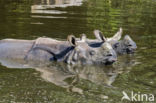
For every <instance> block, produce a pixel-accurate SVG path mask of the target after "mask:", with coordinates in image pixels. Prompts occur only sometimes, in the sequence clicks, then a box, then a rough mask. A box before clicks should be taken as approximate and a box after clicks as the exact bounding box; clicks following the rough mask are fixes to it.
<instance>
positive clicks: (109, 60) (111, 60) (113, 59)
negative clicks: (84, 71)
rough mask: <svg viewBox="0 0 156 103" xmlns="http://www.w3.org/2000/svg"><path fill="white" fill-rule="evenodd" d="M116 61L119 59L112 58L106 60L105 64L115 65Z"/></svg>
mask: <svg viewBox="0 0 156 103" xmlns="http://www.w3.org/2000/svg"><path fill="white" fill-rule="evenodd" d="M116 61H117V58H116V57H111V58H108V59H106V62H105V64H106V65H111V64H113V63H114V62H116Z"/></svg>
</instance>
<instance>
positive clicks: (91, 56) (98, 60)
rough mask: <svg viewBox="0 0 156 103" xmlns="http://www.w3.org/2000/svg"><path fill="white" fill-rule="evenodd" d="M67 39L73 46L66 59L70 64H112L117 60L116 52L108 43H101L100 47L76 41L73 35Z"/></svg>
mask: <svg viewBox="0 0 156 103" xmlns="http://www.w3.org/2000/svg"><path fill="white" fill-rule="evenodd" d="M68 41H69V42H70V44H71V45H72V46H73V47H74V50H73V51H72V52H71V53H70V56H69V57H68V61H67V62H70V63H72V64H74V63H75V62H80V63H82V64H112V63H113V62H115V61H116V60H117V57H116V53H115V51H114V50H113V48H112V46H111V45H110V44H109V43H107V42H106V43H103V44H102V45H101V46H100V47H96V48H94V47H90V46H89V45H88V44H87V43H86V42H78V41H76V38H75V37H74V36H72V35H71V36H69V37H68Z"/></svg>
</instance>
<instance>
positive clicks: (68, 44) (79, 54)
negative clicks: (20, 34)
mask: <svg viewBox="0 0 156 103" xmlns="http://www.w3.org/2000/svg"><path fill="white" fill-rule="evenodd" d="M0 58H13V59H15V58H16V59H24V60H25V61H45V62H46V61H56V62H65V63H68V64H112V63H114V62H115V61H116V60H117V56H116V53H115V51H114V50H113V48H112V46H111V45H110V44H109V43H107V42H105V43H103V44H102V45H101V46H100V47H98V48H92V47H90V46H88V44H87V43H85V42H78V41H77V40H76V38H75V37H74V36H73V35H70V36H68V39H67V41H59V40H55V39H51V38H45V37H40V38H38V39H36V40H18V39H3V40H0Z"/></svg>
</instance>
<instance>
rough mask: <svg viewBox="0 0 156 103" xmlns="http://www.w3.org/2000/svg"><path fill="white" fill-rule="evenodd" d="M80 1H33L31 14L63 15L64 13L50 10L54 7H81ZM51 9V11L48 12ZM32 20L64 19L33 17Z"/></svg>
mask: <svg viewBox="0 0 156 103" xmlns="http://www.w3.org/2000/svg"><path fill="white" fill-rule="evenodd" d="M81 5H82V0H34V5H32V6H31V13H33V14H34V13H36V14H65V13H67V12H66V11H59V10H52V8H56V7H63V8H65V7H69V6H81ZM50 9H51V10H50ZM31 17H33V18H66V17H57V16H39V15H37V16H35V15H32V16H31Z"/></svg>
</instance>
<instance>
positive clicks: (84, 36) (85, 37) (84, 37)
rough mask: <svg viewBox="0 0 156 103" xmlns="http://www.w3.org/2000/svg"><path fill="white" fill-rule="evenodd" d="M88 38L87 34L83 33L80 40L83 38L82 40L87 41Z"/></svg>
mask: <svg viewBox="0 0 156 103" xmlns="http://www.w3.org/2000/svg"><path fill="white" fill-rule="evenodd" d="M86 39H87V36H86V34H81V37H80V40H81V41H82V42H85V41H86Z"/></svg>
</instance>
